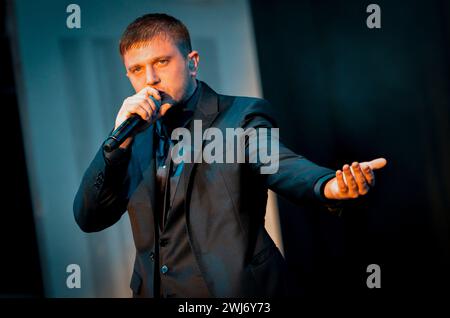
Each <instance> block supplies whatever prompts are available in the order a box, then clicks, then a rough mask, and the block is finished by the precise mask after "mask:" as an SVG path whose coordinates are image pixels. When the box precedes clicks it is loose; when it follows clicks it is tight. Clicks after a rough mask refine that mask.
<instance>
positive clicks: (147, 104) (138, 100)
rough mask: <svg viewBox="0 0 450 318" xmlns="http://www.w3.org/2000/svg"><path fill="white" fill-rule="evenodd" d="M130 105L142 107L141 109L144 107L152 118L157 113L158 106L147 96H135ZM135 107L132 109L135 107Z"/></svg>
mask: <svg viewBox="0 0 450 318" xmlns="http://www.w3.org/2000/svg"><path fill="white" fill-rule="evenodd" d="M130 103H131V104H132V105H133V104H134V105H136V104H137V105H140V106H141V107H144V109H145V110H146V111H147V112H148V113H149V115H150V116H152V115H153V114H154V113H155V111H156V105H155V102H154V101H153V100H152V99H151V98H149V97H146V96H141V95H138V96H135V97H133V98H132V99H131V100H130ZM134 105H133V106H132V107H134Z"/></svg>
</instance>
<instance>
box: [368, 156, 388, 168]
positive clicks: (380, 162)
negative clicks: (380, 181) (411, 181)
mask: <svg viewBox="0 0 450 318" xmlns="http://www.w3.org/2000/svg"><path fill="white" fill-rule="evenodd" d="M367 164H368V165H369V167H370V168H371V169H372V170H377V169H381V168H383V167H384V166H385V165H386V164H387V161H386V159H384V158H377V159H374V160H372V161H369V162H367Z"/></svg>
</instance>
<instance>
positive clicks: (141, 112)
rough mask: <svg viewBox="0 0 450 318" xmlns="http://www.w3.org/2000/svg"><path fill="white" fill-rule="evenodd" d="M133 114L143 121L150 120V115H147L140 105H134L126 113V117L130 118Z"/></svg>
mask: <svg viewBox="0 0 450 318" xmlns="http://www.w3.org/2000/svg"><path fill="white" fill-rule="evenodd" d="M133 114H136V115H138V116H140V117H141V118H142V119H143V120H145V121H148V120H149V119H150V114H149V113H148V111H147V109H146V108H145V107H144V106H142V105H141V104H139V105H136V106H135V107H134V108H132V109H130V110H129V111H128V112H127V115H126V117H127V118H128V117H130V116H132V115H133Z"/></svg>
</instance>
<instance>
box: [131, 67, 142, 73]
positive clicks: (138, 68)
mask: <svg viewBox="0 0 450 318" xmlns="http://www.w3.org/2000/svg"><path fill="white" fill-rule="evenodd" d="M141 70H142V67H140V66H136V67H134V68H133V69H132V70H131V73H133V74H136V73H138V72H140V71H141Z"/></svg>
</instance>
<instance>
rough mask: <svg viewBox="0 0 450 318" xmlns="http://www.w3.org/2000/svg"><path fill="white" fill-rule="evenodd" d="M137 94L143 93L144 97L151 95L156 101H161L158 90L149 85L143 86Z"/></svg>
mask: <svg viewBox="0 0 450 318" xmlns="http://www.w3.org/2000/svg"><path fill="white" fill-rule="evenodd" d="M138 94H139V95H143V96H145V97H150V96H152V97H153V98H155V99H156V100H157V101H161V94H160V93H159V91H158V90H157V89H155V88H153V87H150V86H145V87H144V88H143V89H142V90H141V91H140V92H139V93H138Z"/></svg>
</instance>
